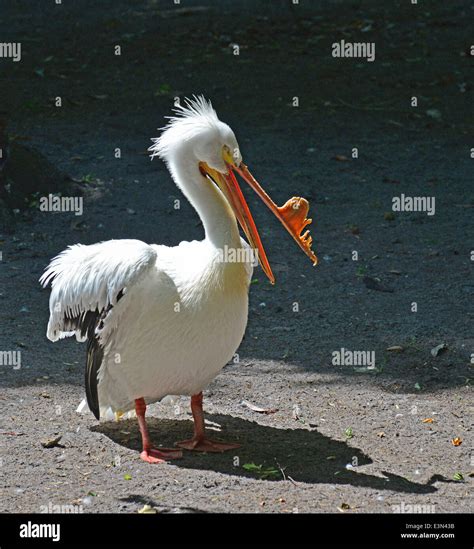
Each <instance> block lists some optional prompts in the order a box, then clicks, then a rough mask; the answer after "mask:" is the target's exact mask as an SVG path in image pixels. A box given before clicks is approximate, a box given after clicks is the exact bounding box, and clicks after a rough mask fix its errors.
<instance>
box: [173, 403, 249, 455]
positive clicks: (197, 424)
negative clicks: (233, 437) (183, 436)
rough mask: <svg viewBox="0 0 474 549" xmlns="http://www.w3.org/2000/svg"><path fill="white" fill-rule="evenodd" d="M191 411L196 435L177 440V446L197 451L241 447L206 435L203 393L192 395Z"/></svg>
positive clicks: (214, 450)
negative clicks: (187, 438)
mask: <svg viewBox="0 0 474 549" xmlns="http://www.w3.org/2000/svg"><path fill="white" fill-rule="evenodd" d="M191 411H192V412H193V418H194V436H193V438H191V439H189V440H183V441H181V442H177V443H176V446H179V447H180V448H185V449H186V450H194V451H195V452H225V451H226V450H234V449H235V448H240V444H233V443H225V442H218V441H216V440H211V439H209V438H207V437H206V433H205V428H204V413H203V411H202V393H199V394H198V395H193V396H192V397H191Z"/></svg>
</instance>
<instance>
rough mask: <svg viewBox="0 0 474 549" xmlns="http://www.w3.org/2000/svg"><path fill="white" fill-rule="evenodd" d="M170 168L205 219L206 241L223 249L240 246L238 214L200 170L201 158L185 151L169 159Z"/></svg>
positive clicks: (181, 187)
mask: <svg viewBox="0 0 474 549" xmlns="http://www.w3.org/2000/svg"><path fill="white" fill-rule="evenodd" d="M183 158H186V161H184V160H183ZM168 167H169V170H170V172H171V175H172V177H173V179H174V181H175V183H176V184H177V186H178V187H179V188H180V189H181V191H182V192H183V194H184V195H185V196H186V198H187V199H188V200H189V202H190V204H191V205H192V206H193V208H194V209H195V210H196V212H197V213H198V215H199V217H200V218H201V221H202V224H203V226H204V231H205V233H206V240H207V241H209V242H210V243H211V244H212V245H213V246H215V247H216V248H218V249H220V250H222V249H224V248H225V246H227V247H228V248H240V247H241V240H240V234H239V228H238V226H237V220H236V218H235V215H234V213H233V211H232V209H231V207H230V206H229V203H228V202H227V200H226V198H225V197H224V196H223V194H222V193H221V192H220V191H219V189H218V188H217V187H216V186H215V185H214V184H213V183H212V182H211V181H209V180H208V179H207V178H205V177H204V176H203V175H202V174H201V172H200V171H199V160H198V159H197V158H195V157H194V155H192V154H189V153H186V154H185V153H184V151H182V152H181V153H180V154H179V155H178V154H177V155H176V156H175V157H174V158H171V159H169V160H168Z"/></svg>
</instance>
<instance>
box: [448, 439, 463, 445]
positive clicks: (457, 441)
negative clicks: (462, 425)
mask: <svg viewBox="0 0 474 549" xmlns="http://www.w3.org/2000/svg"><path fill="white" fill-rule="evenodd" d="M451 442H452V443H453V446H461V444H462V438H459V437H456V438H453V440H452V441H451Z"/></svg>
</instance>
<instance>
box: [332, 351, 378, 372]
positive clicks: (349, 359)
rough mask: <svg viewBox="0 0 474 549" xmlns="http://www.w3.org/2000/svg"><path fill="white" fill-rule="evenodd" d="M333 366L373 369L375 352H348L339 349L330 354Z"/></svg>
mask: <svg viewBox="0 0 474 549" xmlns="http://www.w3.org/2000/svg"><path fill="white" fill-rule="evenodd" d="M332 364H333V366H366V367H367V368H368V369H374V368H375V351H350V350H349V349H344V347H341V348H340V349H339V350H337V351H333V353H332Z"/></svg>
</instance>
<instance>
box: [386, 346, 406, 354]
mask: <svg viewBox="0 0 474 549" xmlns="http://www.w3.org/2000/svg"><path fill="white" fill-rule="evenodd" d="M385 350H386V351H393V352H394V353H401V352H402V351H403V347H401V346H400V345H392V346H391V347H387V348H386V349H385Z"/></svg>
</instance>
